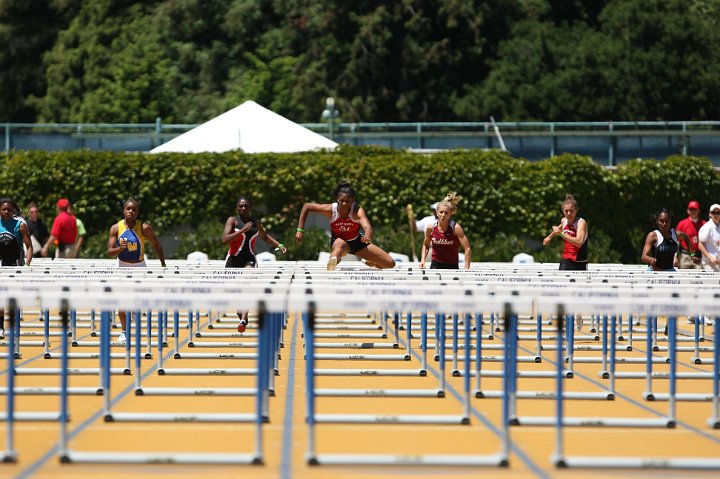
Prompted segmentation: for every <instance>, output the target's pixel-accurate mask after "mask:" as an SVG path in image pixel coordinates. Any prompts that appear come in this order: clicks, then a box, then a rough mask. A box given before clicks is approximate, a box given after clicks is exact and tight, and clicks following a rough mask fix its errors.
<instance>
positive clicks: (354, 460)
mask: <svg viewBox="0 0 720 479" xmlns="http://www.w3.org/2000/svg"><path fill="white" fill-rule="evenodd" d="M355 295H357V296H362V294H361V293H359V292H357V291H356V292H355ZM516 299H517V298H516ZM502 300H503V298H500V297H495V298H493V300H492V304H491V306H490V307H491V308H497V307H498V302H500V304H501V305H504V303H502V302H501V301H502ZM356 301H357V302H356ZM356 301H355V300H353V299H351V298H349V297H346V298H341V296H340V295H338V294H335V295H322V296H320V295H313V296H310V297H307V296H304V295H300V294H298V295H295V296H293V295H292V294H291V299H290V308H295V307H298V308H299V309H301V310H303V322H304V326H305V341H306V348H307V362H306V383H307V386H306V389H307V396H308V397H307V423H308V440H307V442H308V452H307V455H306V458H307V461H308V464H310V465H358V464H361V465H385V466H387V465H432V466H474V467H483V466H485V467H503V466H507V465H508V464H509V462H508V461H509V449H510V439H509V431H508V427H507V425H508V414H509V408H507V407H504V408H503V417H504V419H503V424H504V429H503V434H502V436H503V437H502V445H501V451H500V452H498V453H497V454H490V455H458V454H455V455H453V454H450V455H392V454H319V453H318V452H317V450H316V437H315V436H316V426H317V424H319V423H324V422H343V423H345V422H349V423H358V422H359V423H377V424H431V423H432V424H445V423H446V422H445V418H441V419H442V422H438V421H437V419H438V418H434V417H426V418H421V417H410V416H409V415H406V416H403V415H392V416H374V417H373V416H372V415H352V414H343V415H341V416H343V417H339V416H340V415H334V416H333V417H332V418H330V419H331V421H326V420H324V419H326V418H324V417H323V415H322V414H318V413H317V411H316V404H315V377H316V375H315V361H314V351H315V347H314V341H315V338H314V320H315V314H316V313H317V311H318V310H334V309H348V308H352V309H358V310H359V309H361V308H368V307H370V308H377V309H378V310H384V311H395V310H401V311H408V310H409V311H413V310H422V311H424V310H426V308H427V309H428V310H435V311H444V310H447V309H448V308H452V309H457V310H458V311H475V310H478V308H480V307H481V304H482V306H485V307H487V306H488V304H487V303H482V301H479V300H477V299H475V298H472V297H470V296H466V295H457V296H447V295H445V296H443V298H442V300H436V299H432V300H429V299H428V298H427V297H424V296H423V295H422V292H421V293H415V296H414V297H410V298H409V297H407V296H403V298H402V300H398V298H397V297H393V296H389V295H388V296H383V297H379V296H377V295H367V296H363V297H362V298H361V299H357V300H356ZM483 301H486V302H490V301H491V300H489V299H486V298H483ZM500 307H502V306H500ZM436 316H437V317H438V323H437V324H438V328H439V330H440V331H439V335H440V336H441V337H442V339H443V340H444V339H445V338H444V331H443V330H444V325H445V318H444V317H443V315H442V313H439V314H436ZM508 317H514V314H509V315H508ZM516 334H517V330H516V329H513V328H511V329H510V333H509V334H507V335H506V336H507V337H508V338H513V337H515V335H516ZM464 338H465V340H466V343H465V353H466V357H469V356H470V350H469V341H470V322H466V323H465V334H464ZM443 343H444V341H443ZM511 344H512V341H511V340H508V341H506V346H505V347H506V349H505V355H506V358H507V361H505V364H509V363H510V362H511V358H512V356H514V352H512V346H511ZM440 361H441V363H442V362H444V355H441V357H440ZM469 364H470V362H469V361H466V363H465V369H466V371H465V372H466V374H465V381H464V389H465V397H466V401H465V403H464V407H465V408H468V407H469V396H470V375H469ZM441 368H442V366H441ZM508 374H509V371H505V376H507V375H508ZM505 385H506V386H505V387H506V389H507V388H509V382H506V383H505ZM465 414H466V415H467V414H468V413H467V409H466V412H465ZM335 416H338V417H335ZM466 417H467V416H466Z"/></svg>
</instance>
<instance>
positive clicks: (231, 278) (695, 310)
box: [0, 261, 720, 469]
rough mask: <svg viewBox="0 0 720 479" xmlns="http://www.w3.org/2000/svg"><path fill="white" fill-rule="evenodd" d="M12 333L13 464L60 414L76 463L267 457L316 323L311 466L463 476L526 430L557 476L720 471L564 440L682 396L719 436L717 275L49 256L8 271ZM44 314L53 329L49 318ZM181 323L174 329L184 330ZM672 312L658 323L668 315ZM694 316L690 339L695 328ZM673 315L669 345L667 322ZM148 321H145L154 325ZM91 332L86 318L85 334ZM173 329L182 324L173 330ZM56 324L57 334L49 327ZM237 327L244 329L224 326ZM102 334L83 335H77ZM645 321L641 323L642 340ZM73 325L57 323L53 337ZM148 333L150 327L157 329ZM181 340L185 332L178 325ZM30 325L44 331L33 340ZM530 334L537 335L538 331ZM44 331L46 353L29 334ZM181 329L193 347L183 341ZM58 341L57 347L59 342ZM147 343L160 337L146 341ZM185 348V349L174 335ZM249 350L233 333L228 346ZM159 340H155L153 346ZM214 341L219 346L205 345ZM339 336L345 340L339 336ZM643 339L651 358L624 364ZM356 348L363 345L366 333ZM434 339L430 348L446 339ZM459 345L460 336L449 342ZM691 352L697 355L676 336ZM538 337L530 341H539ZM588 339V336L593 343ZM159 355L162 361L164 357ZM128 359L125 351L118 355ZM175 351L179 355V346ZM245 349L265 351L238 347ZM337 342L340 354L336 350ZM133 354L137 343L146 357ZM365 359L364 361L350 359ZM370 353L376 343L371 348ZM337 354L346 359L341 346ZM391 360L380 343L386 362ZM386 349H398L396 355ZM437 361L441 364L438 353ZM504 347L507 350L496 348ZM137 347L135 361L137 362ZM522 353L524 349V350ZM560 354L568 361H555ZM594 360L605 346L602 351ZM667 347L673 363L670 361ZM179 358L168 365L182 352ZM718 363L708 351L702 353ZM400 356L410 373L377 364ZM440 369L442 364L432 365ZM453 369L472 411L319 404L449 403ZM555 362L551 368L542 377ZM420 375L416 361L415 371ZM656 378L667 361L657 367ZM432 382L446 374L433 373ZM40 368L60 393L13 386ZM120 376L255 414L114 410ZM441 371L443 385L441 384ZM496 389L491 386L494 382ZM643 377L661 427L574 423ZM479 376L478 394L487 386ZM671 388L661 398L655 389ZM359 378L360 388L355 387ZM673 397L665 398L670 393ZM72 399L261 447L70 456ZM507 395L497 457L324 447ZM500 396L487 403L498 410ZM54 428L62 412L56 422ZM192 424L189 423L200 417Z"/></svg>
mask: <svg viewBox="0 0 720 479" xmlns="http://www.w3.org/2000/svg"><path fill="white" fill-rule="evenodd" d="M0 275H2V276H3V279H5V281H3V284H5V285H6V286H5V287H4V290H5V295H4V297H5V301H4V303H5V313H6V318H8V319H6V322H7V324H6V329H7V333H6V336H7V340H6V341H5V342H4V343H3V346H4V349H5V350H6V353H5V355H6V356H7V360H8V366H7V369H6V371H5V374H6V379H7V383H8V384H7V387H6V388H5V389H3V390H2V392H3V394H4V395H5V396H6V409H7V412H6V414H5V416H4V418H3V419H4V421H5V429H6V452H5V454H4V460H5V461H7V462H13V461H16V460H18V459H19V454H18V451H16V450H15V448H14V434H13V433H14V431H13V428H14V425H15V422H16V421H17V420H30V421H32V420H43V419H42V418H45V420H59V421H60V425H61V427H60V441H59V444H60V447H59V450H60V453H59V454H58V455H59V457H60V459H61V461H62V462H64V463H83V462H90V463H118V462H119V463H158V462H161V463H203V464H207V463H210V464H218V463H219V464H253V463H254V464H262V463H263V462H264V457H265V454H264V451H263V448H262V443H263V441H262V431H263V425H264V424H267V422H269V421H270V419H271V418H270V417H269V412H268V411H269V408H268V401H269V398H270V397H271V396H272V395H273V394H274V386H273V384H274V383H273V381H274V378H275V376H276V375H277V374H278V372H279V365H278V361H279V360H280V358H281V356H282V355H281V348H282V347H283V346H284V342H285V338H284V331H285V328H286V327H287V326H288V322H289V321H290V319H291V318H293V317H296V320H298V319H301V320H302V324H303V336H304V340H305V357H306V368H305V370H306V378H305V381H306V385H307V386H306V401H307V415H306V416H307V426H308V428H307V429H308V439H307V460H308V463H310V464H319V465H322V464H380V465H386V464H397V465H407V464H419V465H440V466H445V465H455V466H471V467H473V466H507V465H508V464H509V461H510V457H511V451H512V448H513V444H512V436H511V428H513V427H522V426H543V427H553V428H555V431H556V444H555V453H554V455H553V459H552V463H553V464H554V465H556V466H558V467H631V468H646V467H671V468H681V469H718V468H720V462H719V461H717V460H716V459H715V458H713V457H704V456H700V457H692V458H688V457H679V458H667V457H663V458H652V457H651V458H648V457H640V456H629V457H625V456H623V457H615V456H613V457H607V456H600V455H598V456H591V457H575V456H571V455H568V454H566V452H565V448H564V442H563V434H564V430H565V429H566V428H568V427H606V428H614V427H621V428H631V429H632V428H665V429H667V428H674V427H676V426H677V424H678V422H679V418H677V417H676V404H677V402H679V401H691V402H709V403H710V404H711V406H710V407H709V408H708V414H709V417H708V425H709V428H711V429H712V428H718V427H719V426H720V420H719V419H718V417H719V415H718V384H719V379H720V372H719V371H718V364H719V361H718V351H717V349H716V348H715V344H717V341H718V339H720V338H718V329H717V328H712V330H713V331H712V335H710V336H708V335H706V332H707V331H706V330H705V328H706V326H705V322H706V321H704V320H703V319H704V318H711V319H712V318H715V317H717V316H720V314H719V311H718V304H719V303H718V301H717V297H718V295H717V293H715V291H716V290H717V284H716V282H717V281H718V279H717V278H716V277H715V276H714V275H705V274H697V273H696V274H686V273H685V272H682V273H678V274H673V275H672V276H661V275H658V274H652V273H647V272H644V271H639V270H638V269H632V268H616V269H613V268H607V269H598V270H597V271H590V272H583V273H575V272H573V273H567V272H558V271H555V270H553V269H551V267H550V266H543V265H534V266H533V267H532V268H530V267H523V268H518V267H517V266H516V265H501V264H493V265H478V266H477V268H474V269H473V270H471V271H469V272H464V271H453V272H444V271H443V272H437V271H433V270H418V269H417V268H413V267H407V268H398V269H396V270H393V271H376V270H369V269H367V268H363V267H353V266H352V265H347V264H343V265H342V267H340V268H338V270H337V271H335V272H332V273H330V272H326V271H324V269H323V268H322V267H319V266H318V265H317V264H316V263H273V264H270V265H263V267H261V268H259V269H255V270H230V271H228V270H225V269H222V268H221V266H220V265H219V264H215V263H211V264H207V265H191V264H186V263H180V262H177V263H175V264H173V263H170V267H169V268H167V269H158V268H153V267H150V268H147V269H145V270H140V269H138V270H135V269H120V268H112V267H111V266H110V265H109V264H108V263H107V262H103V261H97V262H91V261H86V262H80V264H78V263H72V262H55V263H52V264H49V263H48V262H44V263H42V262H39V263H38V265H37V266H36V265H33V267H31V268H20V269H3V270H2V271H0ZM238 309H251V310H252V311H253V312H254V315H253V316H254V317H255V318H256V319H255V321H254V322H253V323H252V325H253V326H256V328H252V329H249V331H248V332H246V333H235V332H231V333H223V332H220V331H218V329H219V328H222V327H225V324H223V321H225V320H227V321H233V320H228V319H227V318H228V317H232V316H234V313H235V311H236V310H238ZM117 310H127V311H131V312H133V313H132V314H129V315H128V317H129V327H128V341H127V343H126V344H124V345H119V344H117V342H114V341H113V340H112V337H111V336H112V334H113V325H112V321H113V319H112V318H113V317H114V314H113V312H114V311H117ZM580 316H582V317H583V318H585V321H586V322H587V323H588V324H587V325H586V326H585V327H586V328H587V330H588V331H589V332H590V334H587V333H585V332H581V331H575V330H574V324H575V321H576V319H579V317H580ZM32 318H35V319H37V320H39V321H38V322H34V321H33V319H32ZM170 318H172V321H171V320H170ZM658 318H659V319H660V321H658ZM687 318H690V319H692V320H693V323H694V325H693V327H692V331H689V332H688V331H682V330H681V329H682V328H681V326H680V325H681V324H682V323H683V321H685V320H687ZM663 320H664V321H666V322H667V326H668V331H667V336H665V335H663V334H662V333H661V331H662V327H661V326H660V325H659V324H662V322H663ZM143 323H144V324H143ZM78 325H80V326H78ZM171 325H172V328H171ZM40 327H42V330H43V331H42V334H37V333H38V331H36V330H37V329H39V328H40ZM227 327H228V329H229V328H233V327H234V324H232V323H230V324H228V325H227ZM82 328H86V329H88V330H89V331H90V332H89V336H90V337H91V338H99V340H97V341H84V340H82V339H81V338H80V337H79V336H78V329H82ZM638 328H639V331H638V330H637V329H638ZM52 329H59V331H52V332H53V333H55V334H51V330H52ZM143 329H144V331H143ZM171 330H172V331H171ZM25 333H36V334H29V335H26V334H25ZM525 333H532V334H525ZM32 336H35V337H38V336H42V341H41V342H40V343H41V344H38V342H37V341H36V342H26V344H23V341H24V338H25V337H32ZM183 336H184V338H183ZM430 336H432V338H431V337H430ZM55 338H58V339H59V343H60V350H59V352H58V351H57V348H55V349H51V345H52V344H53V343H51V340H52V341H53V342H54V341H55ZM143 338H144V340H145V342H144V343H143ZM170 338H172V339H173V340H174V344H173V348H172V350H171V351H170V348H169V340H170ZM227 338H230V339H238V340H237V341H230V342H225V341H220V340H221V339H227ZM153 339H154V342H153ZM206 339H209V340H210V341H207V342H206V343H205V344H203V343H204V342H205V340H206ZM325 339H328V340H331V341H324V340H325ZM633 339H635V341H636V343H635V344H637V342H638V341H641V342H644V345H643V346H644V354H643V355H641V356H638V355H636V354H635V355H632V356H628V357H624V356H623V354H622V353H626V354H627V353H633V352H636V351H634V350H635V349H637V346H636V345H635V346H634V345H633ZM358 340H359V341H358ZM431 341H432V342H433V343H431ZM448 342H449V344H448ZM690 342H691V343H692V345H691V346H682V345H678V343H690ZM528 343H533V344H532V347H531V348H529V347H528ZM588 343H590V344H588ZM26 346H27V347H38V346H41V347H42V348H43V359H48V360H59V361H60V365H59V367H56V368H19V367H16V365H15V361H16V360H18V359H21V358H22V354H23V349H22V348H23V347H26ZM153 347H156V348H157V354H156V355H153V351H152V348H153ZM203 347H208V348H222V349H230V350H232V351H231V352H226V351H223V352H218V353H196V352H189V351H186V349H191V348H203ZM74 348H97V350H98V352H97V353H95V352H92V353H74V352H70V349H74ZM119 348H122V349H124V354H123V353H117V352H112V349H119ZM164 348H168V351H169V353H168V352H166V351H165V349H164ZM236 348H248V349H247V350H248V351H250V352H247V353H238V352H235V349H236ZM326 349H329V350H332V351H333V352H331V353H324V352H323V351H324V350H326ZM133 350H134V351H133ZM347 350H350V351H352V352H351V353H345V352H344V351H347ZM357 350H362V352H361V353H359V354H356V351H357ZM335 351H343V352H341V353H338V352H335ZM376 351H382V352H381V353H376ZM386 351H390V353H387V352H386ZM428 351H430V352H431V354H432V360H429V359H428ZM488 351H496V352H498V354H495V355H492V354H487V352H488ZM133 352H134V358H135V363H134V367H133V364H132V363H131V356H132V353H133ZM519 352H520V353H525V354H521V355H519ZM550 352H554V353H555V354H556V357H554V358H553V357H552V356H551V355H548V353H550ZM585 352H600V356H599V357H598V356H588V355H586V354H580V355H579V356H578V355H577V354H578V353H585ZM683 352H688V353H691V354H692V357H691V358H690V360H689V361H686V363H687V364H689V365H693V366H696V367H698V368H701V367H703V366H705V365H708V366H712V371H706V370H702V371H698V372H690V373H687V372H686V373H683V372H678V371H677V368H678V364H680V362H681V360H680V359H679V355H680V353H683ZM654 353H663V355H658V354H654ZM168 354H169V356H168ZM703 354H704V356H703ZM166 356H168V357H170V358H172V359H175V360H193V359H199V358H203V359H217V360H224V359H245V360H255V361H257V365H256V367H255V368H204V369H203V368H172V367H167V365H166V364H165V363H164V362H163V361H164V358H165V357H166ZM111 359H124V360H125V367H123V368H112V367H111ZM70 360H83V361H84V360H97V361H98V365H99V367H97V368H71V367H70V365H69V361H70ZM142 361H154V362H155V370H156V372H157V374H158V375H167V376H172V375H181V376H193V377H196V376H202V375H214V376H218V375H220V376H228V377H234V376H246V377H248V378H250V379H252V380H253V381H254V382H255V385H254V386H253V385H249V386H248V387H245V388H238V387H232V388H216V389H214V390H212V389H208V388H203V387H198V388H188V387H185V388H172V387H165V388H147V387H144V386H143V385H142V383H141V376H142V375H141V374H139V372H140V370H141V362H142ZM322 361H347V362H349V363H352V364H362V365H363V367H361V368H336V369H324V368H320V367H318V363H319V362H322ZM395 361H397V362H398V363H399V364H403V365H411V366H412V367H400V368H389V367H382V368H380V367H378V368H373V367H365V365H366V364H368V363H370V364H378V363H380V364H386V363H387V362H391V363H393V364H394V362H395ZM435 363H437V367H435ZM448 363H451V364H452V366H451V368H450V373H449V376H450V378H453V377H457V378H460V381H462V387H461V391H462V392H461V394H460V396H459V397H456V399H459V402H460V404H461V407H460V408H459V414H452V415H438V414H418V415H404V414H351V413H343V414H323V413H318V411H317V401H318V398H323V397H363V398H369V397H379V398H387V397H400V398H403V397H428V398H430V397H435V398H443V397H445V396H446V395H447V391H448V384H447V382H448V381H449V379H448V378H447V376H448V374H446V372H447V371H446V370H447V369H448V368H447V364H448ZM545 363H549V364H551V369H550V370H548V369H547V368H544V369H542V370H528V369H526V368H521V365H523V364H524V365H526V366H528V367H536V366H535V365H540V366H542V365H543V364H545ZM575 363H598V364H600V370H599V371H598V376H599V378H600V379H602V380H605V382H604V383H603V387H602V388H601V390H599V391H570V390H567V384H568V381H572V380H573V378H574V376H575V371H574V365H575ZM624 364H629V365H633V364H637V365H639V366H642V367H644V368H645V370H644V371H618V370H617V369H618V366H620V365H624ZM415 365H417V366H418V367H415ZM654 368H658V369H659V368H663V370H662V371H656V370H654ZM33 370H34V371H33ZM429 373H432V374H429ZM25 374H29V375H33V374H37V375H47V376H54V377H57V378H58V379H59V383H60V384H59V387H46V388H37V387H36V388H25V389H23V388H18V387H17V386H16V385H15V380H16V377H18V376H23V375H25ZM74 374H79V375H97V377H98V386H97V387H96V388H85V389H78V388H75V389H73V388H72V387H70V386H69V385H68V377H69V376H72V375H74ZM113 374H121V375H131V374H132V375H134V379H135V385H134V390H135V394H136V395H148V396H150V395H188V396H191V395H206V396H212V395H218V396H222V395H246V396H250V397H253V398H254V399H255V406H254V408H253V411H252V412H247V413H217V414H211V413H205V414H200V413H191V412H183V413H158V412H154V413H123V412H117V411H113V410H112V406H111V402H110V398H111V389H110V384H111V381H110V378H111V376H112V375H113ZM429 375H435V376H436V378H437V384H435V382H434V380H432V379H431V378H430V377H428V376H429ZM332 376H336V377H351V378H359V377H364V378H369V379H372V378H378V377H388V376H389V377H411V376H412V377H419V378H427V380H428V381H432V385H431V386H430V387H427V388H423V389H412V388H410V389H409V388H393V389H386V388H385V389H383V388H367V389H365V388H345V387H343V388H318V387H316V386H315V385H316V383H317V381H318V380H320V379H322V378H323V377H332ZM486 378H487V379H490V380H499V381H500V384H499V385H498V386H499V387H498V388H497V389H494V390H493V389H488V387H487V386H486V384H487V383H485V384H483V382H481V381H483V380H485V381H486V382H487V379H486ZM524 378H545V379H552V380H554V381H555V389H554V390H544V391H533V390H527V389H522V388H519V387H518V384H519V382H522V380H524ZM620 379H631V380H632V379H635V380H638V379H639V380H644V381H645V382H646V387H645V392H644V394H643V398H644V399H645V400H647V401H667V403H668V408H667V413H665V414H663V415H662V416H661V417H657V418H632V417H631V418H624V417H572V416H567V415H565V412H564V411H565V409H566V407H565V404H566V402H567V401H593V400H598V401H613V400H614V399H615V396H616V389H615V388H616V380H620ZM473 380H474V385H473ZM658 380H660V381H663V382H664V381H667V388H664V387H663V388H662V389H663V392H657V391H655V390H654V389H653V384H654V383H655V382H657V381H658ZM678 380H681V381H683V382H684V381H685V380H693V382H695V383H699V384H702V385H703V386H702V387H704V388H706V389H707V391H704V392H702V393H683V392H679V391H678V387H677V385H678ZM352 382H353V384H354V382H355V380H352ZM665 389H667V392H664V390H665ZM75 394H78V395H82V394H87V395H89V394H95V395H102V396H103V397H104V403H105V404H104V406H103V416H104V417H105V420H106V421H107V422H143V421H147V422H178V423H195V422H218V423H232V422H245V423H251V424H254V426H255V430H256V441H255V448H254V451H253V452H249V453H196V454H188V453H173V452H169V453H146V452H140V451H138V452H119V451H116V450H112V451H102V452H97V451H76V450H72V449H71V448H70V447H69V441H68V431H67V425H68V424H69V423H70V422H71V418H69V417H68V401H69V400H70V396H73V395H75ZM29 395H57V396H59V398H60V407H59V411H57V412H55V411H53V412H50V413H45V414H44V415H42V414H41V415H38V416H35V417H34V419H33V417H25V418H23V417H22V416H18V413H16V412H15V402H16V401H17V400H18V397H17V396H29ZM490 399H496V400H497V401H496V402H499V403H500V407H501V417H502V419H501V423H500V427H499V428H498V431H497V432H498V439H499V441H498V442H499V443H498V450H497V451H496V452H492V453H490V454H466V455H458V454H446V455H427V454H423V455H392V454H383V453H380V452H372V453H370V454H354V453H347V454H345V453H343V454H323V453H318V451H317V447H316V438H315V436H316V429H317V427H318V425H322V424H378V425H381V426H387V425H403V424H428V425H436V424H440V425H448V424H457V425H459V426H463V425H467V424H469V423H470V422H471V421H472V418H473V416H475V417H477V415H476V414H473V408H474V406H473V403H474V401H485V400H490ZM525 399H538V400H547V401H553V402H554V403H555V404H556V406H555V413H554V414H552V415H549V416H543V417H529V416H523V415H520V414H519V413H518V400H525ZM488 404H489V403H488ZM53 418H54V419H53ZM188 427H192V426H191V425H188Z"/></svg>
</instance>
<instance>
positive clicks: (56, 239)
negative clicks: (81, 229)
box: [42, 198, 77, 258]
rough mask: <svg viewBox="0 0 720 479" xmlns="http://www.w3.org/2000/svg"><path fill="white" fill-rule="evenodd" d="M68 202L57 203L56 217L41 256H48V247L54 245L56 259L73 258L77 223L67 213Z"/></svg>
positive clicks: (60, 200) (64, 200) (59, 201)
mask: <svg viewBox="0 0 720 479" xmlns="http://www.w3.org/2000/svg"><path fill="white" fill-rule="evenodd" d="M69 207H70V202H69V201H68V200H67V199H65V198H61V199H59V200H58V202H57V211H58V215H57V216H56V217H55V219H54V220H53V224H52V228H51V229H50V238H48V240H47V241H46V242H45V246H43V248H42V255H43V256H48V253H49V251H50V246H51V245H55V246H56V247H57V249H56V250H55V256H56V257H57V258H74V257H75V242H76V241H77V222H76V220H75V217H74V216H72V215H71V214H70V213H68V208H69Z"/></svg>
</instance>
